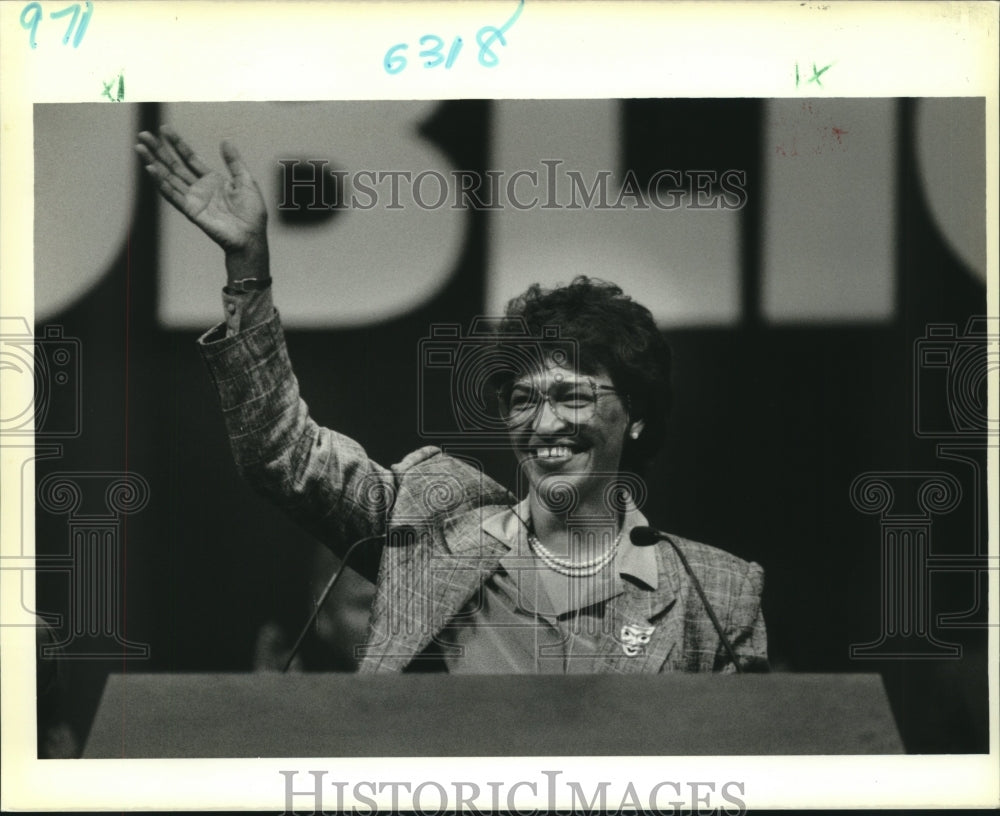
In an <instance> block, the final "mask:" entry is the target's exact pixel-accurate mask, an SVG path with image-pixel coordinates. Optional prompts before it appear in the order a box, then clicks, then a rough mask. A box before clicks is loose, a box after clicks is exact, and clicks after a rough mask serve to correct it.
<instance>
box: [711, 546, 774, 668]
mask: <svg viewBox="0 0 1000 816" xmlns="http://www.w3.org/2000/svg"><path fill="white" fill-rule="evenodd" d="M743 563H744V566H745V568H746V569H745V571H744V573H743V580H742V582H741V584H740V586H739V589H738V590H737V591H736V592H734V593H733V595H732V602H731V606H730V609H729V616H728V621H727V622H726V624H725V629H726V635H727V636H728V637H729V641H730V643H731V644H732V647H733V651H734V652H736V657H737V659H738V660H739V663H740V668H741V669H742V670H743V671H744V672H767V671H770V666H769V664H768V662H767V628H766V627H765V625H764V614H763V612H762V611H761V595H762V593H763V591H764V570H763V568H762V567H761V566H760V564H757V563H755V562H749V563H747V562H743ZM720 651H721V654H719V655H717V661H724V664H723V665H722V666H721V667H717V668H716V671H720V672H722V673H725V674H729V673H734V672H735V671H736V667H735V666H734V665H733V662H732V660H731V659H730V658H729V654H728V653H727V652H726V651H725V647H724V646H723V647H722V648H721V650H720ZM717 666H718V663H717Z"/></svg>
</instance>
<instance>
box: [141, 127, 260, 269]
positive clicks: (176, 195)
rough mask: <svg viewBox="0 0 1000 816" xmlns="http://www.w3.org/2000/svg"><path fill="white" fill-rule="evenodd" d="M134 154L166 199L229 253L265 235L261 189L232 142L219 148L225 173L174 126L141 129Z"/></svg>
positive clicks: (224, 143) (225, 142) (226, 142)
mask: <svg viewBox="0 0 1000 816" xmlns="http://www.w3.org/2000/svg"><path fill="white" fill-rule="evenodd" d="M139 142H140V143H139V144H138V145H136V152H138V154H139V155H140V156H141V157H142V160H143V162H144V164H145V166H146V170H147V172H148V173H149V174H150V175H151V176H152V177H153V178H154V179H156V181H157V186H158V187H159V190H160V193H161V194H162V195H163V197H164V198H165V199H167V201H169V202H170V203H171V204H173V206H174V207H176V208H177V209H178V210H180V212H182V213H184V215H186V216H187V217H188V218H189V219H190V220H191V221H192V222H194V223H195V224H197V225H198V226H199V227H200V228H201V229H202V230H203V231H204V232H205V234H206V235H208V236H209V237H210V238H211V239H212V240H213V241H215V242H216V243H217V244H219V245H220V246H221V247H222V248H223V249H224V250H226V251H227V252H238V251H240V250H243V249H245V248H246V247H248V246H250V245H252V244H253V243H254V242H256V241H260V240H262V239H263V237H264V234H265V230H266V227H267V209H266V208H265V206H264V198H263V196H261V194H260V188H258V186H257V182H256V181H254V179H253V177H252V176H251V175H250V171H249V170H248V169H247V167H246V164H245V163H244V162H243V159H242V157H241V156H240V153H239V151H238V150H237V149H236V147H235V145H233V144H232V143H231V142H228V141H223V142H222V144H221V147H220V150H221V152H222V157H223V159H224V160H225V162H226V167H227V169H228V171H229V173H228V174H226V173H224V172H222V171H219V170H213V169H212V168H210V167H208V165H206V164H205V163H204V162H203V161H202V160H201V159H200V158H199V157H198V155H197V154H196V153H195V152H194V151H193V150H192V149H191V148H190V147H189V146H188V144H187V142H185V141H184V140H183V139H182V138H181V137H180V136H179V135H178V134H177V133H176V132H174V130H173V129H172V128H170V127H168V126H166V125H165V126H163V127H161V128H160V135H159V137H157V136H156V135H154V134H152V133H149V132H148V131H143V132H142V133H140V134H139Z"/></svg>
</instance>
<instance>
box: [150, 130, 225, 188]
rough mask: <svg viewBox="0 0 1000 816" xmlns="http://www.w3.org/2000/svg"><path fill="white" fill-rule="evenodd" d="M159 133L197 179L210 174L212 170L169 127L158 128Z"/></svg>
mask: <svg viewBox="0 0 1000 816" xmlns="http://www.w3.org/2000/svg"><path fill="white" fill-rule="evenodd" d="M160 131H161V132H162V133H163V134H164V135H165V136H166V137H167V138H168V139H169V140H170V143H171V144H172V145H173V147H174V150H176V151H177V155H179V156H180V157H181V159H182V160H183V161H184V164H185V165H186V166H187V167H189V168H190V169H191V171H192V172H193V173H194V175H195V176H196V177H197V178H201V177H202V176H204V175H206V174H207V173H211V172H212V168H211V167H209V166H208V165H207V164H205V162H203V161H202V160H201V158H200V157H199V156H198V154H197V153H195V152H194V149H193V148H192V147H191V145H189V144H188V143H187V142H185V141H184V139H183V138H181V135H180V134H179V133H178V132H177V131H176V130H174V129H173V128H172V127H171V126H170V125H164V126H163V127H161V128H160Z"/></svg>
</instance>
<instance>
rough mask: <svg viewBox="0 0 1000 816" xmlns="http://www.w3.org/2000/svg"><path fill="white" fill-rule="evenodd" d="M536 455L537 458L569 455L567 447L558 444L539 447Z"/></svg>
mask: <svg viewBox="0 0 1000 816" xmlns="http://www.w3.org/2000/svg"><path fill="white" fill-rule="evenodd" d="M536 455H537V456H538V458H539V459H554V458H557V457H560V456H569V448H567V447H566V446H565V445H559V446H556V447H551V448H539V449H538V451H537V453H536Z"/></svg>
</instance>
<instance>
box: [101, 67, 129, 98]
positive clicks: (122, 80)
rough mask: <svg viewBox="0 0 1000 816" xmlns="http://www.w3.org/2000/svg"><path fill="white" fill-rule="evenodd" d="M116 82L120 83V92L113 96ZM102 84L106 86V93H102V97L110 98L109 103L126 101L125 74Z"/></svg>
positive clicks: (102, 81)
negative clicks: (112, 89)
mask: <svg viewBox="0 0 1000 816" xmlns="http://www.w3.org/2000/svg"><path fill="white" fill-rule="evenodd" d="M115 80H117V81H118V92H117V94H116V96H112V95H111V87H112V86H113V85H114V84H115ZM101 84H102V85H103V86H104V91H103V92H102V93H101V96H106V97H107V98H108V101H110V102H121V101H122V100H124V99H125V76H124V75H123V74H119V75H118V76H116V77H115V79H112V80H111V81H110V82H105V81H104V80H103V79H102V80H101Z"/></svg>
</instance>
